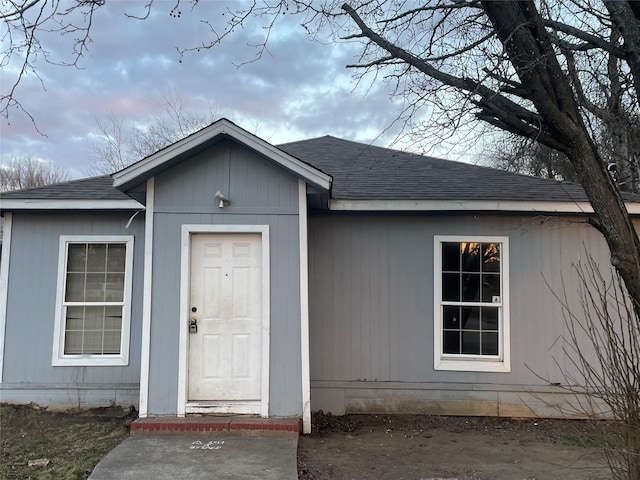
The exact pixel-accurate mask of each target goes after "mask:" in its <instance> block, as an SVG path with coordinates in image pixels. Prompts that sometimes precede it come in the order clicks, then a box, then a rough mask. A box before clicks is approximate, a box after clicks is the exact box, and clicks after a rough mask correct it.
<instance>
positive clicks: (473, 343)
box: [462, 330, 480, 355]
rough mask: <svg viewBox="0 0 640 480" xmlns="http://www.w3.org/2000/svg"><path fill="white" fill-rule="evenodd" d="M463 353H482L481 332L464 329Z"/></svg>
mask: <svg viewBox="0 0 640 480" xmlns="http://www.w3.org/2000/svg"><path fill="white" fill-rule="evenodd" d="M462 353H463V354H467V355H479V354H480V332H469V331H466V330H463V331H462Z"/></svg>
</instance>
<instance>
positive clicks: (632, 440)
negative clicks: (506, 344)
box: [556, 252, 640, 479]
mask: <svg viewBox="0 0 640 480" xmlns="http://www.w3.org/2000/svg"><path fill="white" fill-rule="evenodd" d="M575 269H576V273H577V285H578V298H579V302H580V304H579V305H576V304H574V303H572V302H571V300H570V297H571V295H568V294H567V292H566V289H565V290H564V291H563V292H562V293H560V294H558V295H557V298H558V300H559V301H560V303H561V304H562V309H563V313H564V319H565V327H566V328H565V332H566V333H565V334H564V336H563V338H562V340H563V342H562V347H561V348H562V360H556V361H557V362H558V363H560V362H562V363H563V364H564V363H565V359H567V360H568V364H569V368H567V367H564V368H561V371H563V374H564V381H563V384H562V385H560V386H561V388H563V389H565V390H567V391H568V392H570V393H571V394H573V395H574V399H575V400H574V402H573V404H572V406H571V408H572V409H573V412H572V413H574V414H580V415H583V416H592V415H593V412H594V411H596V412H597V411H601V410H602V407H604V408H605V409H606V412H604V413H605V414H607V415H610V416H613V417H614V418H616V419H618V420H619V422H620V428H619V429H618V433H619V436H611V435H610V434H608V433H607V432H602V435H601V436H600V441H601V442H602V447H603V452H604V454H605V458H606V460H607V463H608V465H609V468H610V470H611V473H612V474H613V475H614V478H616V479H623V478H626V479H637V478H640V408H638V407H639V406H640V319H639V318H638V316H637V313H636V311H635V308H634V307H633V305H632V304H631V302H630V301H629V297H628V296H627V295H626V294H625V286H624V283H623V282H622V279H621V277H620V276H619V275H617V274H615V273H614V272H606V271H605V272H603V271H602V270H601V267H600V266H599V265H598V264H597V263H596V261H595V260H594V259H593V257H591V256H589V253H588V252H587V254H586V260H585V262H584V263H580V264H578V265H576V267H575ZM572 288H573V286H572ZM598 426H599V425H598V424H597V423H596V431H597V427H598Z"/></svg>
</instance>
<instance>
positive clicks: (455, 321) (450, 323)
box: [442, 305, 460, 330]
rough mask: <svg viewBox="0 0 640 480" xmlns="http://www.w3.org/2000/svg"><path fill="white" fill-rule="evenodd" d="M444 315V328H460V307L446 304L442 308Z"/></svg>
mask: <svg viewBox="0 0 640 480" xmlns="http://www.w3.org/2000/svg"><path fill="white" fill-rule="evenodd" d="M442 315H443V317H444V328H445V329H446V330H454V329H456V328H457V329H459V328H460V307H452V306H450V305H445V306H444V307H443V308H442Z"/></svg>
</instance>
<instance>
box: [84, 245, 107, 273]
mask: <svg viewBox="0 0 640 480" xmlns="http://www.w3.org/2000/svg"><path fill="white" fill-rule="evenodd" d="M106 266H107V246H106V245H104V244H99V243H90V244H89V245H88V247H87V272H104V271H105V269H106Z"/></svg>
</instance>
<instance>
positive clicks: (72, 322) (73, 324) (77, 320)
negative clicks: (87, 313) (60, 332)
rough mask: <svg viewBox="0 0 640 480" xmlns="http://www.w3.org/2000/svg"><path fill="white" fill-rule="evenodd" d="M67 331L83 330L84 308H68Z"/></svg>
mask: <svg viewBox="0 0 640 480" xmlns="http://www.w3.org/2000/svg"><path fill="white" fill-rule="evenodd" d="M66 325H67V330H82V329H83V326H84V307H67V323H66Z"/></svg>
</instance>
